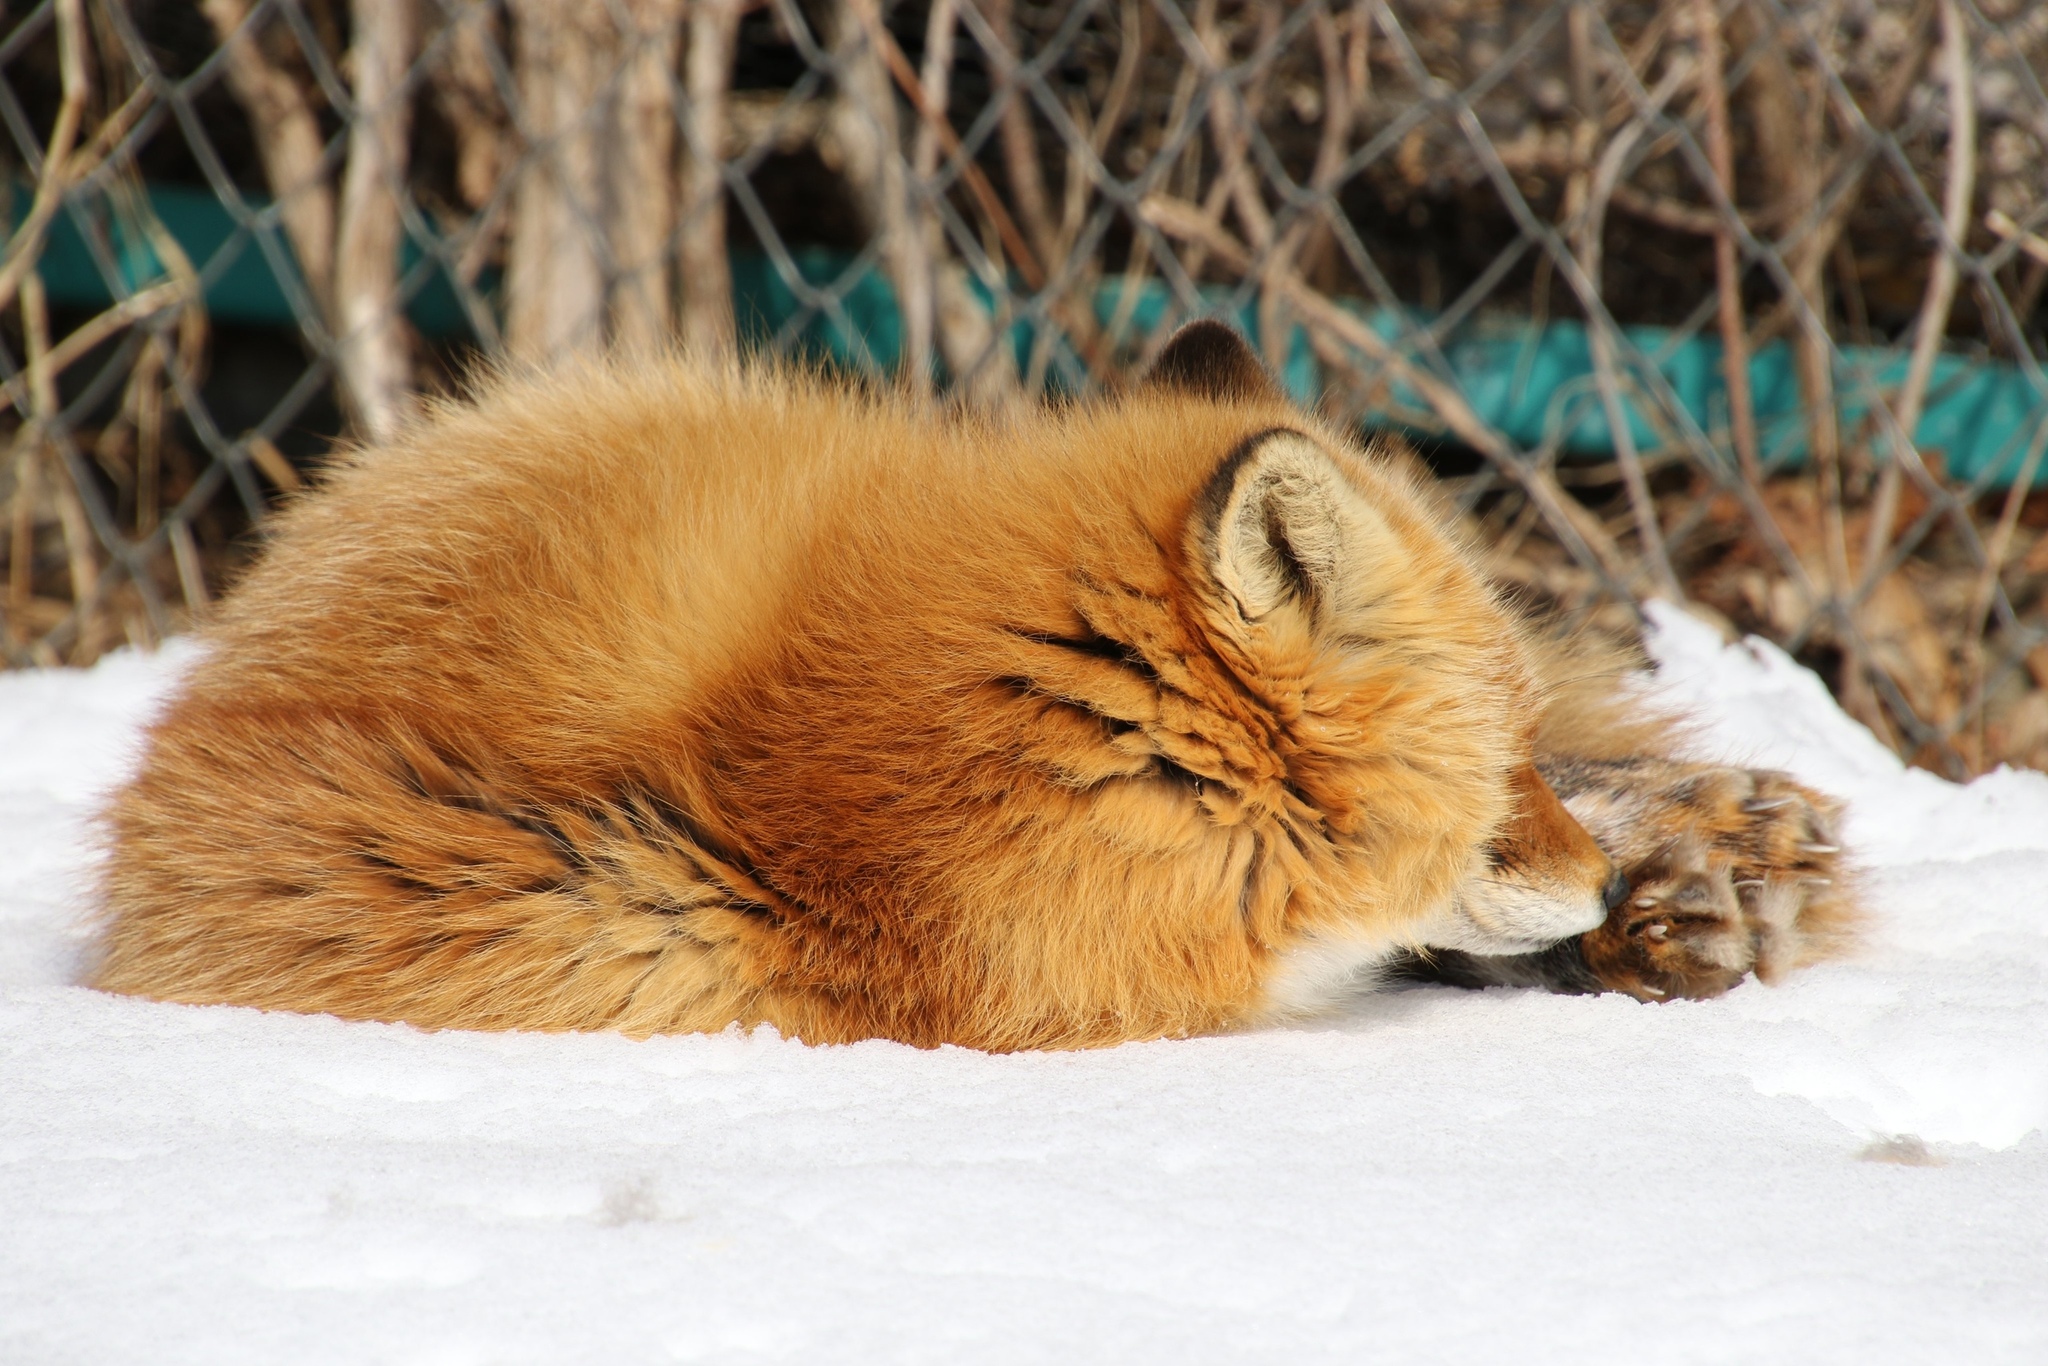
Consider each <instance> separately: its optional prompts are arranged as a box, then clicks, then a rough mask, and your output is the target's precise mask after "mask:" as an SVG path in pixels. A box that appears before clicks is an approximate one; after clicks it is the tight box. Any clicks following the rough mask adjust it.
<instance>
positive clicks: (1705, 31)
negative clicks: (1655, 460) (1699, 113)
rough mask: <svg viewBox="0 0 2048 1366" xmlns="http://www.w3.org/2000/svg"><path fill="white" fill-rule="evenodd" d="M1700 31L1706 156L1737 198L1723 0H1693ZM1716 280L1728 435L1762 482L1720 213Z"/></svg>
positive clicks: (1728, 235) (1744, 330)
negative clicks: (1723, 51) (1723, 64)
mask: <svg viewBox="0 0 2048 1366" xmlns="http://www.w3.org/2000/svg"><path fill="white" fill-rule="evenodd" d="M1693 23H1694V26H1695V27H1696V28H1697V30H1698V41H1699V54H1700V94H1701V96H1702V97H1703V100H1704V102H1705V104H1706V112H1707V159H1708V160H1709V161H1710V162H1712V163H1713V167H1714V179H1715V180H1716V181H1717V182H1719V189H1720V192H1721V197H1722V198H1724V199H1726V200H1727V201H1728V202H1729V203H1730V204H1733V203H1734V202H1735V152H1734V140H1733V139H1732V138H1731V137H1730V136H1729V133H1728V78H1727V75H1726V73H1725V72H1724V71H1723V70H1722V67H1721V10H1720V4H1719V0H1693ZM1714 285H1715V289H1716V291H1717V293H1718V297H1719V315H1720V322H1721V370H1722V375H1723V378H1724V381H1725V383H1726V384H1727V388H1728V428H1729V436H1730V438H1731V439H1732V440H1733V441H1734V444H1735V460H1736V463H1737V465H1738V466H1739V467H1740V468H1741V470H1742V477H1743V478H1744V479H1747V480H1748V481H1749V482H1750V483H1752V484H1761V482H1762V480H1763V463H1762V461H1761V459H1760V458H1759V456H1758V454H1757V441H1756V406H1755V404H1754V402H1753V401H1752V400H1751V398H1750V392H1749V330H1748V324H1747V323H1746V322H1745V321H1744V319H1743V316H1742V262H1741V258H1740V257H1739V256H1738V254H1737V253H1736V249H1735V233H1734V232H1733V231H1732V230H1731V229H1730V227H1729V225H1728V224H1727V223H1726V222H1725V221H1723V220H1722V219H1721V218H1720V216H1719V215H1718V214H1717V215H1715V224H1714Z"/></svg>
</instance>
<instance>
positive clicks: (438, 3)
mask: <svg viewBox="0 0 2048 1366" xmlns="http://www.w3.org/2000/svg"><path fill="white" fill-rule="evenodd" d="M9 16H10V17H9V18H8V19H6V20H5V21H4V22H5V24H6V30H5V34H4V37H0V119H4V121H5V124H6V138H5V140H4V141H5V147H6V152H5V160H4V164H0V200H4V202H5V203H6V206H7V210H8V218H7V223H6V236H7V244H6V254H5V258H4V265H0V375H4V381H5V395H6V400H7V402H8V404H9V405H10V409H11V411H10V414H9V416H8V417H7V418H6V423H7V426H8V435H7V437H6V439H7V441H8V445H9V449H8V453H7V456H6V460H5V469H4V471H0V499H4V501H5V503H6V506H7V510H8V516H7V519H6V525H5V527H4V530H0V534H4V536H5V544H6V566H7V573H8V580H7V586H6V593H5V604H4V612H5V633H4V648H5V652H6V657H7V659H8V661H9V662H11V663H15V664H25V663H44V664H47V663H55V662H85V661H89V660H90V659H92V658H94V657H95V656H96V655H98V654H99V653H100V652H102V651H103V650H105V649H106V648H108V647H109V646H111V645H113V644H116V643H119V642H122V641H136V642H143V643H146V642H149V641H152V640H154V639H155V638H157V637H159V636H161V635H163V634H165V633H167V632H171V631H175V630H178V629H180V628H181V627H182V626H183V625H185V624H186V623H188V622H190V621H192V620H194V619H196V618H199V617H200V616H202V615H203V614H204V613H205V612H206V610H207V608H208V604H209V601H210V600H211V598H212V597H213V595H215V594H217V593H218V592H219V591H220V590H221V588H222V586H223V584H224V583H225V582H227V581H229V580H231V579H232V576H233V574H234V573H235V572H236V570H237V568H238V566H239V565H240V564H241V563H243V562H244V561H245V560H246V558H247V556H249V555H250V554H252V553H253V552H254V549H255V547H256V546H258V545H260V542H261V536H262V525H263V521H264V517H265V514H266V512H267V510H269V509H270V508H271V507H272V506H273V505H274V504H275V502H276V500H277V499H278V498H279V497H280V496H285V495H289V494H290V493H291V492H292V491H293V490H296V489H298V488H299V487H300V486H301V485H302V484H303V483H305V482H307V481H308V480H317V478H318V473H317V471H318V467H319V462H320V459H321V456H322V454H323V452H325V451H326V450H328V449H331V447H332V444H333V442H334V441H335V440H336V439H337V438H367V439H371V440H375V439H377V438H379V437H382V436H384V435H386V434H388V433H389V432H391V431H392V430H393V429H394V428H395V427H397V426H398V425H399V424H401V423H403V422H404V421H405V420H406V415H407V413H408V412H409V411H410V410H411V408H412V407H413V406H414V404H415V403H416V402H417V400H418V396H419V395H421V394H423V393H433V392H437V391H444V390H449V389H451V388H455V387H459V385H460V382H461V377H462V375H463V374H464V373H465V372H466V371H467V370H468V369H469V368H470V367H472V366H473V365H474V364H475V363H476V361H477V358H478V357H480V356H499V355H506V356H512V357H516V358H522V359H535V360H543V361H544V360H545V359H547V358H548V357H550V356H553V355H557V354H560V353H562V352H565V351H568V350H572V349H576V348H590V347H604V346H614V347H642V346H651V345H658V344H662V343H664V342H666V341H669V340H673V339H675V338H680V339H681V340H682V341H683V342H685V343H686V344H688V345H689V346H692V347H695V348H697V349H699V350H701V351H703V352H706V353H718V352H722V351H725V350H728V349H731V348H735V347H738V348H751V349H758V350H765V351H772V352H784V353H797V354H803V355H807V356H811V357H815V358H819V359H821V360H823V361H825V362H827V363H830V364H835V365H840V366H843V367H846V368H847V369H849V370H852V371H854V372H857V373H862V374H867V375H871V376H874V377H877V378H878V379H880V380H882V381H884V382H889V383H896V384H903V385H908V386H911V387H913V388H916V389H921V390H931V391H935V392H942V393H946V394H949V395H951V396H952V397H953V398H954V400H955V401H958V402H964V403H974V404H991V405H1000V404H1007V403H1015V402H1030V401H1036V400H1039V399H1041V398H1043V397H1045V396H1047V395H1081V396H1085V395H1087V394H1089V393H1091V392H1095V391H1100V390H1103V389H1114V388H1116V387H1118V386H1120V385H1122V384H1124V383H1126V382H1127V380H1128V378H1129V377H1130V376H1132V375H1133V374H1135V373H1137V372H1139V371H1140V370H1141V369H1142V367H1143V366H1144V364H1145V363H1146V361H1147V359H1148V357H1149V355H1150V354H1151V353H1152V352H1153V351H1155V350H1156V348H1157V347H1158V346H1159V345H1160V344H1161V343H1162V341H1163V339H1164V338H1165V336H1166V335H1167V334H1168V333H1169V332H1170V331H1171V330H1172V328H1173V327H1174V326H1176V325H1177V324H1179V323H1180V322H1182V321H1184V320H1186V319H1187V318H1190V317H1194V316H1201V315H1221V316H1225V317H1231V318H1234V319H1236V320H1237V321H1238V322H1239V323H1240V324H1241V325H1242V326H1243V327H1244V328H1245V329H1246V331H1247V332H1248V334H1249V335H1251V336H1253V337H1254V338H1255V339H1256V344H1257V345H1258V346H1259V347H1260V348H1261V349H1262V351H1263V353H1264V354H1265V356H1266V358H1267V360H1268V362H1269V363H1270V365H1271V367H1272V368H1273V370H1274V371H1275V373H1276V374H1278V375H1280V376H1282V377H1283V379H1284V381H1285V383H1286V384H1287V385H1288V387H1289V388H1290V389H1291V390H1292V391H1293V392H1294V393H1295V394H1296V396H1297V397H1299V398H1300V399H1301V400H1302V401H1304V402H1307V403H1313V404H1320V405H1321V406H1322V407H1323V408H1324V409H1325V410H1326V411H1328V412H1331V413H1333V414H1336V415H1338V416H1339V417H1341V418H1344V419H1346V420H1350V421H1354V422H1356V423H1358V424H1360V425H1361V426H1363V427H1366V428H1370V429H1375V430H1379V431H1382V432H1388V433H1394V434H1398V435H1399V436H1401V437H1402V438H1403V439H1404V440H1405V441H1406V442H1407V443H1408V445H1409V447H1410V448H1411V449H1412V450H1413V451H1414V452H1415V453H1416V457H1415V458H1417V459H1419V460H1422V461H1424V462H1426V464H1427V465H1428V467H1429V468H1430V470H1431V471H1432V472H1433V474H1434V475H1435V477H1437V478H1438V479H1440V480H1441V481H1442V487H1443V489H1444V492H1445V495H1446V497H1447V498H1448V499H1452V500H1455V505H1456V507H1457V509H1458V510H1459V511H1460V512H1461V514H1462V515H1464V516H1465V517H1467V518H1468V519H1469V520H1470V522H1471V524H1472V526H1473V527H1474V529H1475V530H1476V532H1477V533H1478V535H1479V536H1480V537H1481V538H1482V539H1481V544H1483V545H1484V546H1486V547H1487V549H1488V553H1489V554H1490V556H1491V561H1492V567H1493V570H1494V572H1496V573H1497V574H1498V575H1499V576H1500V577H1501V578H1502V579H1504V580H1505V581H1507V582H1509V583H1511V584H1513V585H1515V586H1516V587H1517V588H1518V589H1519V590H1520V591H1521V592H1522V593H1523V594H1525V595H1526V596H1527V597H1529V598H1530V599H1532V600H1535V601H1537V602H1540V603H1544V604H1548V605H1552V606H1556V607H1561V608H1564V609H1566V610H1567V611H1568V612H1572V613H1578V614H1581V615H1582V616H1585V615H1590V616H1592V617H1594V618H1597V619H1599V620H1602V621H1611V620H1619V621H1620V623H1621V624H1622V625H1624V626H1625V625H1626V622H1627V619H1628V614H1629V613H1630V612H1631V611H1633V610H1634V609H1635V606H1636V604H1638V603H1640V602H1641V601H1643V600H1645V599H1646V598H1648V597H1652V596H1663V597H1667V598H1672V599H1679V600H1687V601H1689V602H1690V603H1691V604H1692V605H1693V606H1694V607H1695V608H1696V610H1698V611H1700V612H1702V613H1705V614H1708V615H1710V616H1711V615H1714V614H1718V615H1719V616H1720V617H1721V618H1723V619H1725V621H1726V622H1727V623H1728V625H1729V626H1730V627H1731V628H1733V629H1738V630H1746V631H1753V632H1757V633H1760V634H1762V635H1765V636H1767V637H1769V638H1771V639H1773V640H1775V641H1777V642H1779V643H1780V644H1782V645H1784V646H1785V647H1787V648H1788V649H1790V650H1792V651H1793V652H1794V653H1795V654H1797V655H1798V656H1799V657H1800V658H1802V659H1804V660H1806V661H1807V662H1809V663H1811V664H1813V665H1815V667H1817V668H1818V669H1820V670H1821V672H1822V673H1823V675H1824V676H1825V677H1826V678H1827V679H1828V680H1829V681H1830V683H1831V685H1832V686H1833V687H1834V688H1835V690H1836V692H1837V694H1838V696H1840V697H1841V699H1842V701H1843V702H1844V704H1845V705H1846V706H1847V707H1848V708H1849V710H1850V711H1851V712H1852V714H1854V715H1855V716H1857V717H1858V718H1860V719H1861V720H1863V721H1865V722H1866V723H1867V724H1869V725H1870V726H1871V727H1872V729H1873V730H1874V731H1876V733H1877V734H1878V735H1879V736H1881V737H1882V738H1884V739H1885V740H1887V741H1888V742H1890V743H1891V744H1893V745H1894V746H1895V747H1896V748H1897V749H1898V750H1899V751H1900V752H1901V753H1902V754H1904V755H1906V756H1907V757H1908V758H1910V759H1912V760H1913V761H1915V762H1918V763H1921V764H1924V765H1927V766H1929V767H1933V768H1935V769H1937V770H1939V771H1943V772H1947V773H1950V774H1954V775H1961V774H1965V773H1969V772H1974V771H1978V770H1981V769H1983V768H1986V767H1988V766H1990V765H1993V764H1995V763H1998V762H2001V761H2011V762H2017V763H2031V764H2034V765H2037V766H2048V614H2044V610H2043V601H2044V591H2048V494H2038V493H2033V490H2034V488H2035V486H2036V485H2037V483H2040V482H2043V481H2042V479H2041V476H2042V474H2043V452H2044V447H2048V377H2044V374H2043V371H2042V365H2043V361H2044V358H2048V308H2044V304H2043V283H2044V278H2048V95H2044V92H2043V78H2044V73H2048V6H2043V5H2041V4H2039V3H2038V2H2037V0H1816V2H1814V3H1804V2H1799V3H1795V2H1794V0H1547V2H1545V0H1242V2H1241V3H1231V2H1230V0H1074V2H1073V3H1067V4H1039V3H1033V2H1032V0H897V3H894V4H890V3H888V2H887V0H197V3H196V4H195V3H193V0H42V3H40V4H37V5H34V6H33V7H28V6H26V5H21V4H17V5H13V6H10V7H9ZM2030 495H2031V496H2030Z"/></svg>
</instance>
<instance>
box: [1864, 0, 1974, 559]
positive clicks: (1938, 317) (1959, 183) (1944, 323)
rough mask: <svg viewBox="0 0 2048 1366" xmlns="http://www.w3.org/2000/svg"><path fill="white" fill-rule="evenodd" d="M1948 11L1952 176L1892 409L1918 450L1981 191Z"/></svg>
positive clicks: (1886, 539)
mask: <svg viewBox="0 0 2048 1366" xmlns="http://www.w3.org/2000/svg"><path fill="white" fill-rule="evenodd" d="M1939 5H1940V10H1941V37H1942V53H1941V55H1942V78H1943V81H1944V82H1945V83H1946V84H1947V86H1948V111H1949V114H1948V174H1947V176H1946V177H1945V178H1944V181H1943V187H1942V206H1941V236H1940V238H1939V239H1937V240H1936V242H1935V244H1934V257H1933V261H1932V262H1931V264H1930V266H1929V269H1928V272H1927V293H1926V295H1925V296H1924V297H1923V298H1922V299H1921V301H1920V316H1919V319H1918V320H1917V321H1916V322H1915V323H1914V333H1913V352H1912V355H1911V357H1910V358H1909V359H1908V361H1907V362H1906V378H1905V380H1904V382H1903V383H1901V384H1900V386H1899V396H1898V400H1897V402H1896V404H1895V405H1894V407H1893V410H1892V411H1893V412H1894V413H1896V414H1897V416H1898V425H1899V431H1900V432H1901V433H1902V434H1903V435H1904V437H1905V439H1906V440H1907V441H1910V442H1914V443H1915V444H1916V447H1917V443H1918V437H1917V436H1916V435H1915V434H1916V433H1917V432H1918V430H1919V427H1920V413H1921V409H1922V407H1923V406H1924V405H1925V403H1926V399H1927V384H1928V381H1929V380H1930V379H1932V378H1933V376H1934V362H1935V359H1936V357H1938V356H1939V355H1940V354H1941V344H1942V342H1943V341H1944V340H1945V339H1946V338H1947V336H1948V318H1949V313H1950V311H1951V310H1952V309H1953V308H1954V306H1955V298H1956V284H1957V282H1958V280H1959V278H1960V276H1959V274H1958V272H1957V269H1956V253H1957V252H1959V251H1961V250H1962V249H1963V240H1964V238H1965V237H1966V236H1967V234H1968V233H1969V230H1970V201H1971V198H1972V196H1973V195H1974V194H1975V193H1976V187H1977V98H1976V91H1975V88H1974V85H1973V81H1972V76H1971V72H1970V35H1969V29H1968V27H1967V26H1966V24H1965V22H1964V19H1963V15H1962V10H1961V7H1960V6H1959V5H1958V4H1957V3H1956V0H1939ZM1905 463H1906V462H1905V459H1904V457H1903V455H1902V453H1900V452H1896V451H1895V452H1893V455H1892V459H1891V461H1890V463H1889V464H1887V465H1886V466H1885V469H1884V474H1883V476H1882V477H1881V478H1880V480H1879V482H1878V488H1877V499H1876V510H1875V511H1874V512H1873V513H1872V514H1871V518H1870V530H1869V535H1868V541H1867V544H1866V545H1865V547H1864V552H1863V572H1864V576H1865V579H1866V583H1865V585H1864V590H1865V591H1867V587H1868V582H1869V581H1874V579H1875V578H1876V576H1877V575H1878V573H1879V572H1880V571H1879V569H1878V566H1879V565H1881V564H1882V563H1883V562H1884V557H1885V551H1886V549H1887V548H1888V547H1889V546H1890V544H1891V539H1892V533H1893V529H1894V528H1893V523H1895V522H1896V521H1897V520H1898V515H1899V494H1900V491H1901V488H1902V481H1903V479H1904V478H1905Z"/></svg>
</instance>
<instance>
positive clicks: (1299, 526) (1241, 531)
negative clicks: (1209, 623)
mask: <svg viewBox="0 0 2048 1366" xmlns="http://www.w3.org/2000/svg"><path fill="white" fill-rule="evenodd" d="M1245 460H1246V467H1245V468H1244V469H1243V470H1241V471H1240V472H1239V475H1238V478H1237V480H1236V482H1235V483H1234V484H1233V485H1232V487H1231V490H1230V495H1229V498H1228V499H1227V500H1226V501H1225V503H1224V505H1223V508H1222V512H1221V515H1220V516H1219V518H1218V526H1219V528H1220V533H1221V534H1220V536H1219V542H1220V544H1219V545H1218V546H1217V557H1216V563H1215V565H1214V573H1215V576H1216V581H1217V583H1218V584H1219V585H1220V586H1221V587H1222V588H1223V589H1224V590H1225V591H1226V592H1228V593H1229V594H1230V595H1231V596H1232V597H1233V598H1235V599H1236V600H1237V602H1238V604H1239V607H1240V609H1241V610H1242V611H1243V612H1244V615H1245V617H1246V618H1247V619H1248V620H1251V621H1257V620H1259V619H1260V618H1262V617H1265V616H1267V615H1269V614H1270V613H1272V612H1273V611H1275V610H1276V609H1277V608H1279V607H1280V606H1281V605H1282V604H1284V603H1286V602H1288V601H1290V600H1291V599H1293V598H1295V597H1296V596H1297V595H1298V594H1300V593H1301V592H1303V591H1304V590H1305V591H1306V592H1308V593H1309V594H1311V595H1312V596H1314V597H1315V598H1318V599H1321V600H1323V601H1325V602H1327V603H1328V605H1329V606H1330V607H1331V608H1332V609H1334V610H1335V611H1336V612H1338V613H1340V614H1341V613H1342V612H1343V611H1344V609H1346V608H1348V607H1353V606H1356V605H1359V600H1360V599H1361V597H1362V596H1363V595H1364V594H1365V593H1366V592H1368V591H1369V589H1370V582H1371V579H1372V578H1373V576H1374V574H1375V573H1377V572H1381V570H1382V565H1381V563H1380V561H1381V560H1382V559H1383V558H1384V551H1385V548H1386V544H1387V542H1388V541H1390V540H1391V539H1392V532H1391V530H1390V529H1389V528H1388V526H1387V524H1386V522H1385V521H1384V520H1383V519H1382V518H1381V517H1380V515H1379V514H1378V513H1377V512H1375V511H1374V510H1373V508H1372V506H1371V505H1370V504H1369V503H1367V502H1366V501H1365V500H1364V499H1363V498H1361V497H1360V496H1359V494H1358V490H1357V489H1356V488H1354V487H1353V486H1352V484H1351V481H1350V480H1348V479H1346V478H1345V477H1344V476H1343V474H1342V473H1341V472H1340V471H1339V470H1338V469H1337V467H1336V466H1335V465H1334V464H1333V463H1331V460H1330V457H1329V455H1328V454H1327V453H1326V452H1325V451H1324V450H1323V449H1322V448H1321V447H1320V446H1318V445H1316V444H1315V443H1314V442H1313V441H1310V440H1309V439H1308V438H1307V437H1305V436H1302V435H1301V434H1299V433H1297V432H1274V433H1273V434H1271V435H1269V436H1266V437H1264V438H1262V439H1261V440H1260V441H1259V442H1258V444H1257V445H1256V446H1255V447H1254V448H1253V449H1252V450H1251V451H1250V452H1249V453H1247V455H1246V456H1245Z"/></svg>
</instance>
